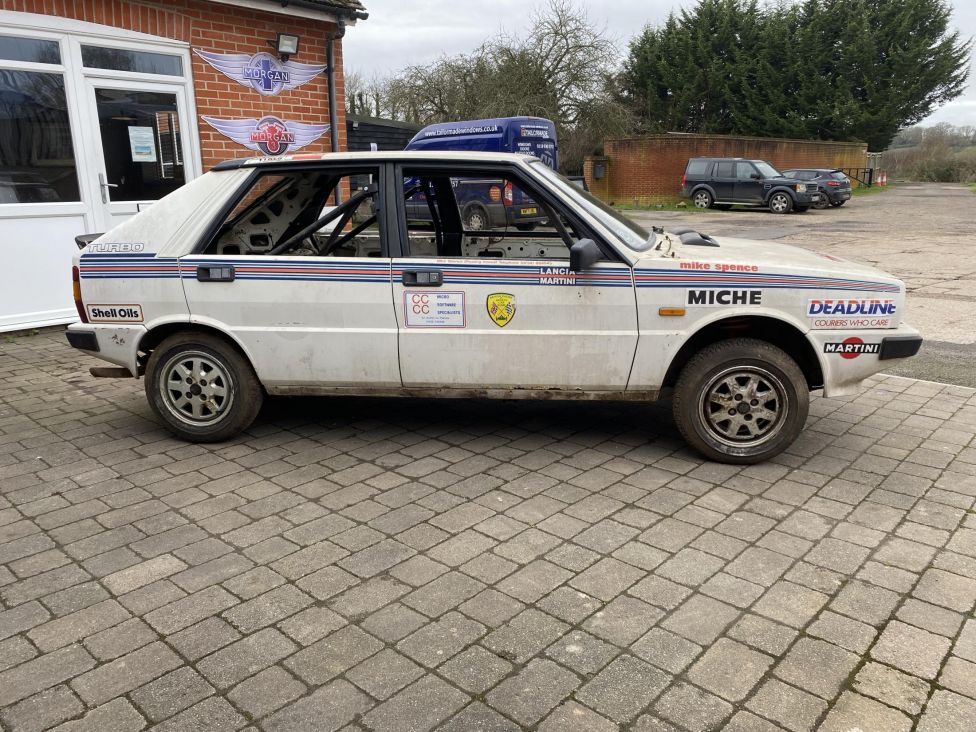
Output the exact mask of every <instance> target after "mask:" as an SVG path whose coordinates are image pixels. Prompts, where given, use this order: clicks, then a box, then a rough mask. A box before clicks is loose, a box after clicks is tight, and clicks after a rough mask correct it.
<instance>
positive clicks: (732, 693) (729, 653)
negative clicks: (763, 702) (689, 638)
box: [652, 638, 773, 722]
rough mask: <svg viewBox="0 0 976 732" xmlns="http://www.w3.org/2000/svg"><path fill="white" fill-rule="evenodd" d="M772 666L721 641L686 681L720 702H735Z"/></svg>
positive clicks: (754, 653) (755, 654) (761, 657)
mask: <svg viewBox="0 0 976 732" xmlns="http://www.w3.org/2000/svg"><path fill="white" fill-rule="evenodd" d="M652 662H653V661H652ZM772 664H773V659H772V658H770V657H769V656H767V655H765V654H762V653H758V652H757V651H754V650H752V649H750V648H748V647H746V646H744V645H742V644H741V643H736V642H735V641H731V640H728V639H726V638H720V639H719V640H718V641H716V642H715V643H713V644H712V645H711V647H709V649H708V650H707V651H706V652H705V653H704V654H703V655H702V657H701V658H700V659H699V660H698V661H697V662H696V663H695V665H694V666H692V667H691V669H690V670H689V671H688V678H689V679H690V680H691V681H693V682H695V683H696V684H698V685H699V686H701V687H702V688H703V689H706V690H708V691H710V692H712V693H713V694H717V695H718V696H720V697H722V698H723V699H727V700H729V701H736V702H737V701H741V700H742V699H744V698H745V697H746V696H747V695H748V694H749V692H750V691H752V689H753V688H754V687H755V686H756V684H758V683H759V680H760V679H761V678H762V677H763V675H765V673H766V672H767V671H768V670H769V668H770V666H772ZM672 719H674V718H672ZM675 721H678V722H680V721H681V720H679V719H675Z"/></svg>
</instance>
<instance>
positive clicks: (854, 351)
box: [824, 336, 881, 358]
mask: <svg viewBox="0 0 976 732" xmlns="http://www.w3.org/2000/svg"><path fill="white" fill-rule="evenodd" d="M880 351H881V344H880V343H865V342H864V341H862V340H861V339H860V338H858V337H857V336H852V337H850V338H845V339H844V340H843V341H841V342H839V343H824V353H836V354H838V355H840V357H841V358H857V357H858V356H860V355H861V354H862V353H878V352H880Z"/></svg>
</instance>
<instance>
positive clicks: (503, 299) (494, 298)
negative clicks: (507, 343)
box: [485, 292, 515, 328]
mask: <svg viewBox="0 0 976 732" xmlns="http://www.w3.org/2000/svg"><path fill="white" fill-rule="evenodd" d="M485 307H487V308H488V317H489V318H491V319H492V321H493V322H494V323H495V325H497V326H498V327H499V328H504V327H505V326H506V325H508V324H509V323H511V322H512V318H514V317H515V295H509V294H508V293H506V292H496V293H494V294H491V295H489V296H488V300H487V301H486V302H485Z"/></svg>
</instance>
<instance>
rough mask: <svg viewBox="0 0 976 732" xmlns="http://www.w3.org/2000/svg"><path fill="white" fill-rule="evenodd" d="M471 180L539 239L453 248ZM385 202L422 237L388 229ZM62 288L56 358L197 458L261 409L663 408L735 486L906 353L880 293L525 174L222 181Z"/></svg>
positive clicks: (404, 168)
mask: <svg viewBox="0 0 976 732" xmlns="http://www.w3.org/2000/svg"><path fill="white" fill-rule="evenodd" d="M475 176H483V177H486V178H492V179H495V180H501V181H506V182H511V183H513V185H515V186H517V187H518V188H519V189H520V190H522V191H523V192H524V193H525V195H526V196H529V197H530V198H529V200H531V201H532V204H533V205H536V206H538V207H539V209H540V210H541V211H544V212H545V214H546V219H547V222H548V223H547V225H546V226H539V227H537V228H536V229H535V230H534V231H532V232H518V231H515V232H512V231H501V230H500V231H493V232H489V233H490V236H489V237H485V236H484V232H482V231H474V232H472V231H467V230H465V229H464V227H463V222H462V218H461V215H460V214H461V205H462V204H461V202H460V201H459V200H458V198H457V196H456V195H455V193H454V192H455V191H456V189H455V188H454V187H453V186H452V185H451V180H452V179H453V178H472V177H475ZM404 180H416V181H418V183H417V185H419V186H422V187H423V188H424V190H425V191H427V192H428V200H430V201H431V204H432V209H433V216H432V219H431V222H429V223H427V224H424V225H423V226H421V225H417V224H414V223H411V221H410V220H409V219H408V217H407V215H406V208H405V206H404V199H405V197H406V196H408V195H409V193H410V191H409V190H408V191H405V190H404V188H403V183H402V181H404ZM337 191H347V192H349V195H347V196H345V197H344V200H343V202H341V203H338V204H337V205H335V206H334V207H332V208H331V209H329V210H328V212H327V213H325V214H323V213H322V211H323V208H325V203H326V201H327V200H330V198H331V199H332V200H333V201H334V194H335V193H336V192H337ZM376 202H382V204H383V205H373V204H374V203H376ZM357 212H358V213H359V216H358V218H356V216H357ZM364 212H365V213H364ZM370 212H371V213H370ZM367 214H368V215H367ZM354 220H358V221H360V223H358V224H355V225H353V224H352V223H351V222H352V221H354ZM72 276H73V284H74V293H75V304H76V307H77V309H78V314H79V317H80V322H78V323H74V324H72V325H70V326H69V327H68V331H67V338H68V342H69V343H70V344H71V345H73V346H74V347H75V348H79V349H81V350H83V351H84V352H85V353H88V354H90V355H92V356H96V357H98V358H101V359H103V360H105V361H108V362H109V363H111V364H115V365H116V366H117V368H108V367H101V368H96V369H93V373H94V375H98V376H127V377H143V376H144V377H145V391H146V396H147V397H148V400H149V404H150V405H151V407H152V409H153V410H154V411H155V413H156V414H157V415H158V416H159V418H160V419H161V420H162V422H163V423H164V424H165V425H166V426H167V427H168V428H169V429H170V430H171V431H172V432H173V433H175V434H176V435H178V436H180V437H182V438H183V439H186V440H190V441H197V442H212V441H218V440H225V439H228V438H231V437H233V436H234V435H236V434H237V433H239V432H240V431H242V430H245V429H247V428H248V426H249V425H250V424H251V422H252V421H253V420H254V419H255V417H256V415H257V414H258V411H259V409H260V408H261V403H262V400H263V398H264V396H265V395H266V394H272V395H277V394H281V395H300V396H303V397H304V396H308V395H326V394H353V395H370V396H383V395H386V396H409V397H425V398H426V397H462V398H490V399H493V398H504V399H526V398H538V399H550V400H551V399H586V400H593V399H609V400H614V399H616V400H625V401H649V400H653V399H657V398H658V397H659V396H660V395H662V394H673V399H672V409H673V413H674V418H675V421H676V423H677V426H678V429H679V430H680V432H681V434H682V435H684V437H685V439H686V440H687V441H688V443H689V444H690V445H692V446H693V447H694V448H696V449H697V450H699V451H700V452H701V453H702V454H704V455H705V456H707V457H708V458H710V459H713V460H720V461H725V462H730V463H754V462H758V461H761V460H765V459H767V458H769V457H771V456H773V455H776V454H777V453H779V452H780V451H782V450H784V449H786V448H787V447H788V446H789V445H790V444H791V443H792V442H793V440H794V439H796V437H797V435H799V433H800V431H801V430H802V429H803V426H804V423H805V421H806V418H807V411H808V405H809V392H810V391H811V390H813V389H821V388H822V389H824V393H825V394H826V395H827V396H835V395H846V394H851V393H853V392H854V391H855V389H856V388H857V386H858V385H859V384H860V383H861V382H862V381H863V380H864V379H865V378H867V377H868V376H870V375H872V374H875V373H877V372H878V371H880V370H881V369H883V368H887V367H889V366H891V365H894V362H895V361H896V360H897V359H902V358H905V357H908V356H912V355H914V354H915V353H916V352H917V351H918V348H919V346H920V344H921V338H920V337H919V335H918V333H917V332H916V331H915V330H914V329H912V328H911V327H909V326H907V325H905V324H903V323H902V322H901V316H902V312H903V309H904V306H905V285H904V284H903V283H902V282H900V281H899V280H897V279H895V278H894V277H891V276H890V275H887V274H885V273H883V272H880V271H878V270H877V269H874V268H872V267H869V266H867V265H862V264H855V263H853V262H845V261H841V260H838V259H836V258H834V257H829V258H828V257H824V256H821V255H819V254H816V253H814V252H811V251H807V250H805V249H799V248H793V247H789V246H783V245H779V244H777V245H776V246H769V245H768V244H764V243H759V242H750V241H745V240H739V239H731V238H730V239H724V238H717V237H711V236H707V235H704V234H700V233H698V232H695V231H690V230H674V231H670V232H668V231H664V230H663V229H660V228H655V229H654V230H653V231H647V230H645V229H643V228H642V227H641V226H640V225H638V224H637V223H635V222H634V221H632V220H630V219H628V218H626V217H625V216H624V215H623V214H621V213H619V212H617V211H615V210H613V209H612V208H610V207H608V206H606V205H605V204H603V203H602V202H601V201H599V200H598V199H596V198H594V197H593V196H591V195H590V194H589V193H587V192H586V191H583V190H582V189H580V188H579V187H578V186H576V185H574V184H573V183H572V182H570V181H568V180H567V179H566V178H564V177H562V176H560V175H559V174H557V173H556V172H555V171H553V170H552V168H550V167H549V166H547V165H546V164H545V163H543V162H541V161H540V160H538V159H537V158H535V157H530V156H527V155H506V154H496V153H491V154H484V153H417V152H399V153H334V154H329V155H324V156H321V158H311V157H308V156H305V155H299V156H295V158H294V159H293V158H290V157H288V156H284V157H281V158H266V159H255V160H235V161H230V162H226V163H222V164H220V165H218V166H216V168H214V170H212V171H211V172H209V173H206V174H205V175H203V176H201V177H199V178H197V179H195V180H193V181H191V182H190V183H188V184H187V185H185V186H183V187H182V188H180V189H179V190H177V191H176V192H174V193H172V194H170V195H169V196H167V197H166V198H164V199H162V200H161V201H159V202H157V203H156V204H155V205H153V206H152V207H151V208H149V209H147V210H145V211H143V212H142V213H139V214H137V215H136V216H135V217H133V218H132V219H130V220H128V221H126V222H125V223H123V224H121V225H119V226H118V227H116V228H115V229H113V230H112V231H110V232H108V233H107V234H104V235H103V236H101V237H100V238H98V239H97V240H96V241H94V242H92V243H90V244H88V245H87V246H86V248H85V249H84V250H82V251H81V252H79V254H78V256H77V257H76V259H75V262H74V267H73V271H72ZM419 408H420V409H421V410H423V409H424V407H422V406H421V407H419Z"/></svg>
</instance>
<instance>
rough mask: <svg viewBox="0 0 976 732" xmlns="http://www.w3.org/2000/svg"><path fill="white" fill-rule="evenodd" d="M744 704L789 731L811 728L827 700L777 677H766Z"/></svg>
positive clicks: (796, 731) (825, 705) (797, 731)
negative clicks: (796, 687) (766, 679)
mask: <svg viewBox="0 0 976 732" xmlns="http://www.w3.org/2000/svg"><path fill="white" fill-rule="evenodd" d="M746 706H747V707H748V708H749V709H751V710H752V711H754V712H756V713H757V714H760V715H762V716H764V717H766V718H767V719H771V720H773V721H774V722H776V723H777V724H780V725H782V726H783V727H785V728H786V729H788V730H792V731H793V732H807V730H812V729H813V727H814V724H815V723H816V720H817V719H818V718H819V717H820V715H821V714H823V713H824V711H825V710H826V709H827V702H825V701H823V700H822V699H819V698H817V697H815V696H813V695H811V694H808V693H806V692H805V691H801V690H800V689H795V688H793V687H792V686H788V685H787V684H784V683H783V682H781V681H778V680H776V679H769V680H768V681H766V683H764V684H763V685H762V686H761V687H760V688H759V691H757V692H756V693H755V694H754V695H753V697H752V698H751V699H750V700H749V701H748V702H746Z"/></svg>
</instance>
